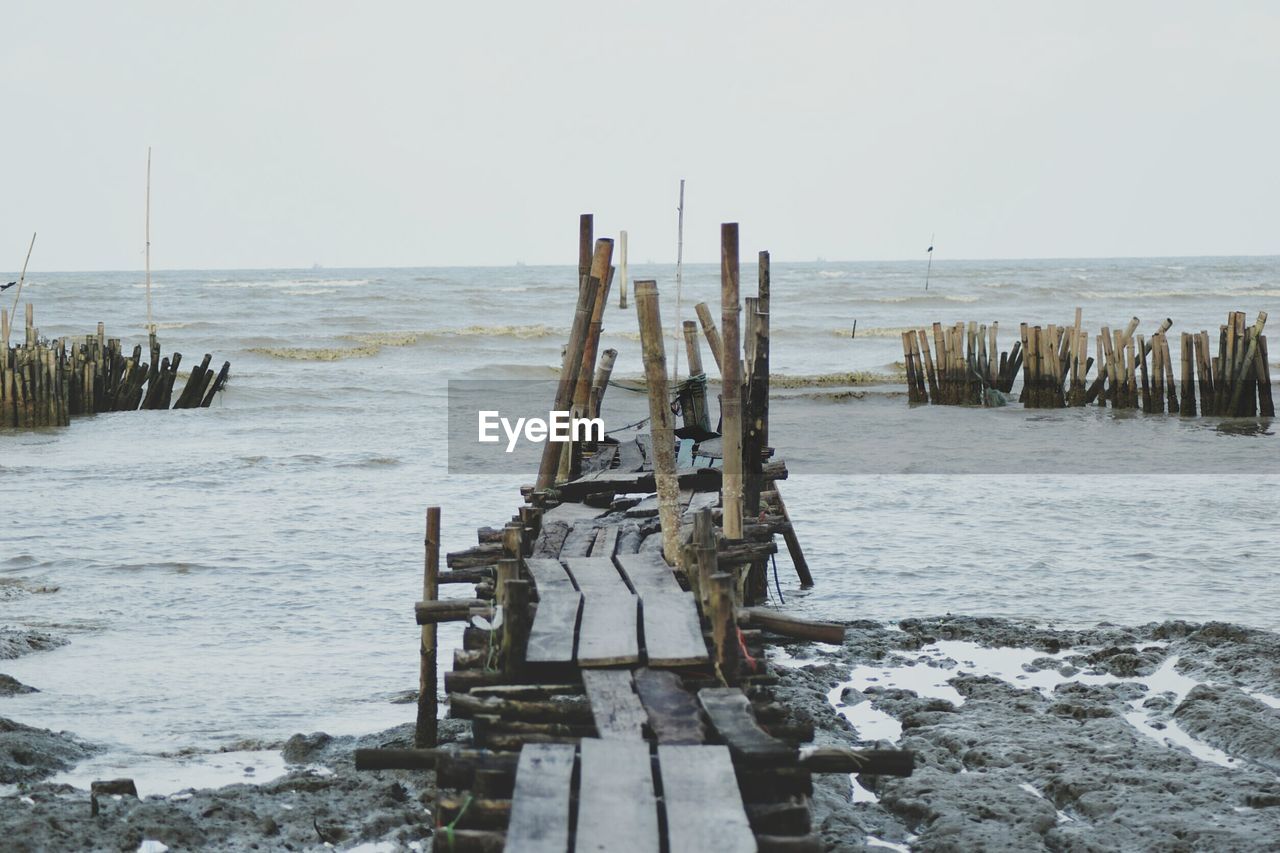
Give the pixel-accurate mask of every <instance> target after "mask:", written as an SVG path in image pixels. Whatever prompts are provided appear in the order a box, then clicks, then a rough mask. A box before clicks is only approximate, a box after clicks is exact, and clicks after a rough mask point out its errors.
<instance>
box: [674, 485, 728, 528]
mask: <svg viewBox="0 0 1280 853" xmlns="http://www.w3.org/2000/svg"><path fill="white" fill-rule="evenodd" d="M718 503H720V493H719V492H698V493H696V494H695V495H694V496H693V497H692V498H691V499H690V500H689V505H688V506H686V507H685V509H684V513H683V516H682V518H681V519H680V520H681V522H682V523H685V524H692V523H693V516H694V515H696V514H697V513H698V512H699V511H700V510H703V509H711V508H712V507H714V506H715V505H716V504H718Z"/></svg>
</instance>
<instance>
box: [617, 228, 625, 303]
mask: <svg viewBox="0 0 1280 853" xmlns="http://www.w3.org/2000/svg"><path fill="white" fill-rule="evenodd" d="M618 255H619V257H618V278H619V279H620V281H619V287H620V288H621V296H620V297H619V300H618V307H619V308H626V307H627V232H626V231H619V232H618Z"/></svg>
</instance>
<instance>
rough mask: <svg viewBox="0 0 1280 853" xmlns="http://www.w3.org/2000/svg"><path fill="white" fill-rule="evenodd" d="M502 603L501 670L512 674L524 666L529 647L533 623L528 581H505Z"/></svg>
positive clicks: (509, 674)
mask: <svg viewBox="0 0 1280 853" xmlns="http://www.w3.org/2000/svg"><path fill="white" fill-rule="evenodd" d="M504 586H505V589H504V591H503V597H504V598H505V602H504V604H503V605H502V670H503V672H504V673H506V674H507V675H508V676H514V675H515V674H516V673H517V672H519V671H520V668H521V667H522V666H524V659H525V653H526V651H527V650H528V648H529V629H530V628H531V627H532V625H533V619H532V613H531V611H530V609H529V582H528V581H515V580H513V581H507V582H506V584H505V585H504Z"/></svg>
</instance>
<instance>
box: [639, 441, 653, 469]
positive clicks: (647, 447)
mask: <svg viewBox="0 0 1280 853" xmlns="http://www.w3.org/2000/svg"><path fill="white" fill-rule="evenodd" d="M636 444H637V445H639V447H640V453H641V454H642V455H643V456H644V468H643V470H645V471H652V470H653V436H652V435H650V434H649V433H647V432H642V433H640V434H639V435H637V436H636Z"/></svg>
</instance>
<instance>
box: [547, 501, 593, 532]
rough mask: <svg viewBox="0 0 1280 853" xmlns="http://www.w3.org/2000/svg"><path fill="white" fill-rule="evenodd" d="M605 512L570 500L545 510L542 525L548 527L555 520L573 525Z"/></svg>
mask: <svg viewBox="0 0 1280 853" xmlns="http://www.w3.org/2000/svg"><path fill="white" fill-rule="evenodd" d="M603 512H604V510H602V509H596V508H595V507H590V506H587V505H586V504H580V503H573V502H572V501H568V502H565V503H562V504H560V505H559V506H553V507H552V508H551V509H549V510H547V511H546V512H544V513H543V514H542V526H543V527H546V526H547V525H548V524H550V523H552V522H555V521H563V522H564V523H565V524H570V525H572V524H575V523H577V522H580V521H584V520H589V519H592V518H599V517H600V515H601V514H602V513H603Z"/></svg>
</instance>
